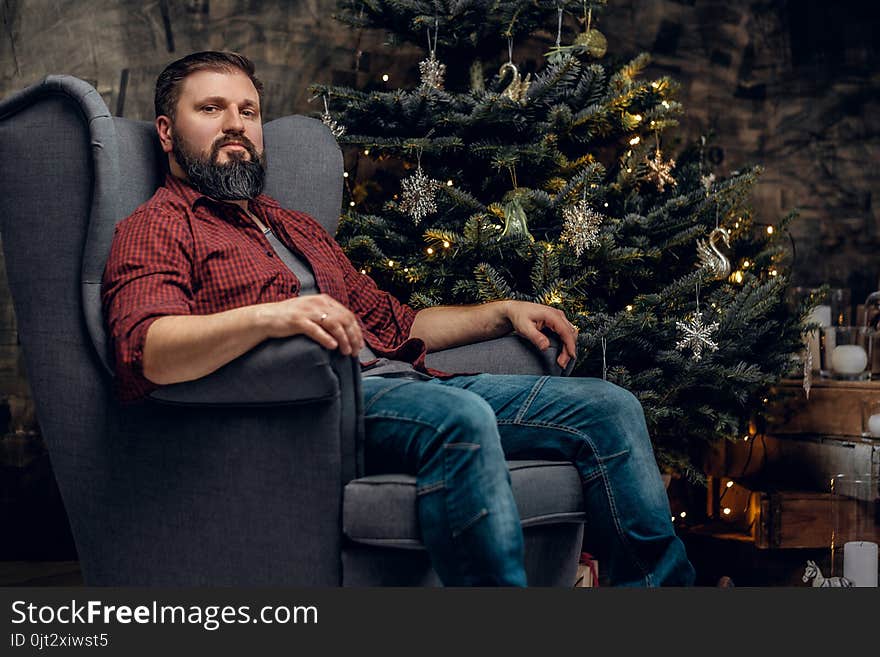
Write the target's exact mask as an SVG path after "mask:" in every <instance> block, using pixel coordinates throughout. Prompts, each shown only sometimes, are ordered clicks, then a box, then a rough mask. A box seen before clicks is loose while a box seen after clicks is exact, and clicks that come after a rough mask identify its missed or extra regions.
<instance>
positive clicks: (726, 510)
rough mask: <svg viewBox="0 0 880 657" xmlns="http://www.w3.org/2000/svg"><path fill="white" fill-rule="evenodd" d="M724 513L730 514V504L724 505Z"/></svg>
mask: <svg viewBox="0 0 880 657" xmlns="http://www.w3.org/2000/svg"><path fill="white" fill-rule="evenodd" d="M724 515H726V516H729V515H730V507H729V506H726V507H724Z"/></svg>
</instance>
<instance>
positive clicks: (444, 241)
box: [443, 240, 449, 249]
mask: <svg viewBox="0 0 880 657" xmlns="http://www.w3.org/2000/svg"><path fill="white" fill-rule="evenodd" d="M443 248H444V249H448V248H449V242H447V241H446V240H443Z"/></svg>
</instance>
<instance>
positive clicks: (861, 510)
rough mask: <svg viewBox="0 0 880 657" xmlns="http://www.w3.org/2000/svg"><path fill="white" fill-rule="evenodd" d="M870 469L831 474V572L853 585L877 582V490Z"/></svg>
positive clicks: (879, 498)
mask: <svg viewBox="0 0 880 657" xmlns="http://www.w3.org/2000/svg"><path fill="white" fill-rule="evenodd" d="M878 483H880V479H878V477H877V475H876V474H873V473H871V472H852V473H849V472H847V473H836V474H834V475H832V476H831V478H830V484H831V516H832V518H831V519H832V528H833V530H832V531H833V534H832V537H831V560H832V574H833V575H837V576H839V575H842V576H843V577H845V578H846V579H847V580H849V582H850V583H851V584H852V585H853V586H870V587H876V586H877V585H878V569H880V548H878V544H880V516H878V512H880V491H878Z"/></svg>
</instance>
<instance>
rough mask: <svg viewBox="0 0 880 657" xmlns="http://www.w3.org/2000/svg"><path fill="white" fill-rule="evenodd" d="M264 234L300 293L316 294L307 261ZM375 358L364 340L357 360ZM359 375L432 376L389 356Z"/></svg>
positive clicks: (363, 360) (271, 235)
mask: <svg viewBox="0 0 880 657" xmlns="http://www.w3.org/2000/svg"><path fill="white" fill-rule="evenodd" d="M265 235H266V237H267V238H268V239H269V244H271V245H272V248H273V249H275V253H277V254H278V258H279V259H280V260H281V262H283V263H284V264H285V265H287V268H288V269H290V271H292V272H293V274H294V276H296V277H297V278H298V279H299V283H300V289H299V293H300V295H301V296H305V295H308V294H318V286H317V285H316V284H315V275H314V274H313V273H312V268H311V267H310V266H309V264H308V262H306V261H305V260H303V259H302V258H300V257H299V256H298V255H297V254H296V253H294V252H293V251H291V250H290V249H288V248H287V247H286V246H285V245H284V244H283V243H282V242H281V240H279V239H278V238H277V237H275V234H274V233H273V232H272V231H271V230H269V229H266V231H265ZM376 359H377V356H376V354H375V353H373V350H372V349H370V347H369V346H367V343H366V342H364V347H363V349H361V350H360V352H359V353H358V360H359V361H360V362H361V363H364V362H368V361H371V360H376ZM361 375H362V376H393V377H408V378H414V379H422V380H425V381H427V380H428V379H433V378H434V377H433V376H430V375H428V374H425V373H423V372H419V371H418V370H416V369H415V368H413V366H412V365H411V364H410V363H407V362H406V361H402V360H392V359H390V358H378V359H377V360H376V362H375V363H373V364H372V365H370V366H369V367H365V368H362V369H361Z"/></svg>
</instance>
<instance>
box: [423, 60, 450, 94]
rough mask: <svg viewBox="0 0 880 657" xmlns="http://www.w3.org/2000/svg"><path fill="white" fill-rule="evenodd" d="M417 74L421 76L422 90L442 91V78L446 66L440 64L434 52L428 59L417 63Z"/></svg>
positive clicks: (444, 75)
mask: <svg viewBox="0 0 880 657" xmlns="http://www.w3.org/2000/svg"><path fill="white" fill-rule="evenodd" d="M419 73H420V74H421V76H422V84H421V88H422V89H443V78H444V77H446V64H441V63H440V60H439V59H437V57H436V56H435V54H434V52H433V51H432V52H431V55H430V56H429V57H428V59H423V60H422V61H421V62H419Z"/></svg>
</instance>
